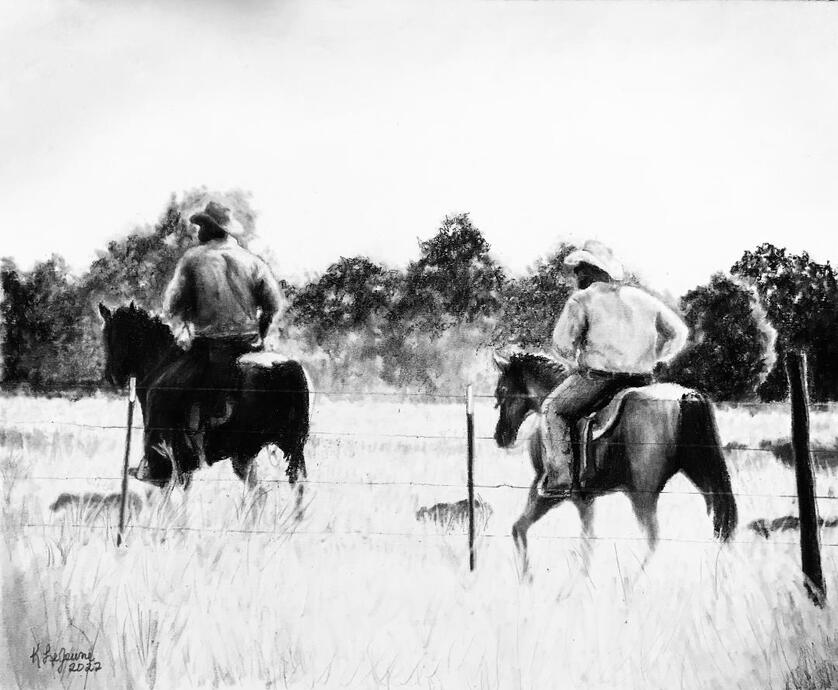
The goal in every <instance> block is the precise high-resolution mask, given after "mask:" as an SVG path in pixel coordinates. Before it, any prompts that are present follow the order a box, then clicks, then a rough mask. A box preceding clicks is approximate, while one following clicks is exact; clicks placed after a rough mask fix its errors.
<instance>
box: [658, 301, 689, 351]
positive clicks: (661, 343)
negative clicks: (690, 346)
mask: <svg viewBox="0 0 838 690" xmlns="http://www.w3.org/2000/svg"><path fill="white" fill-rule="evenodd" d="M655 326H656V328H657V331H658V360H659V361H661V362H667V361H669V360H670V359H672V358H673V357H675V355H677V354H678V353H679V352H680V351H681V350H683V349H684V345H686V343H687V336H688V335H689V329H688V328H687V325H686V324H685V323H684V322H683V321H682V320H681V318H680V317H679V316H678V315H677V314H676V313H675V312H674V311H672V310H671V309H670V308H669V307H667V306H666V305H665V304H661V306H660V309H659V310H658V316H657V319H656V321H655Z"/></svg>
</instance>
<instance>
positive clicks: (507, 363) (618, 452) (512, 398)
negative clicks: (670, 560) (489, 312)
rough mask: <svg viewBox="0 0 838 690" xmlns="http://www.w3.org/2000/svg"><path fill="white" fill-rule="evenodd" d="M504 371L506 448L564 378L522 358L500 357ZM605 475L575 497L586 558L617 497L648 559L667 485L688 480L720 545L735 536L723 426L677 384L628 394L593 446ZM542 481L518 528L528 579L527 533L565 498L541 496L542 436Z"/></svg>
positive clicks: (533, 449)
mask: <svg viewBox="0 0 838 690" xmlns="http://www.w3.org/2000/svg"><path fill="white" fill-rule="evenodd" d="M495 364H496V365H497V366H498V368H499V369H500V379H499V380H498V385H497V389H496V391H495V398H496V400H497V405H498V407H499V408H500V416H499V418H498V423H497V428H496V429H495V441H496V442H497V444H498V445H499V446H500V447H501V448H509V447H511V446H513V445H514V444H515V441H516V438H517V435H518V430H519V429H520V427H521V423H522V422H523V421H524V419H525V418H526V417H527V416H528V415H530V414H533V413H534V414H540V413H541V403H542V402H543V401H544V399H545V398H546V397H547V395H548V394H549V393H550V392H551V391H553V390H554V389H555V388H556V386H558V385H559V384H560V383H561V382H562V379H563V378H564V374H563V373H561V372H560V371H559V369H558V368H557V367H556V365H555V364H554V363H553V362H551V361H550V360H549V359H547V358H546V357H543V356H540V355H533V354H515V355H512V357H510V358H509V359H505V358H502V357H499V356H496V357H495ZM590 448H591V451H592V453H593V456H594V460H595V466H596V467H597V468H599V469H598V472H597V474H596V475H595V484H596V489H594V490H588V491H587V492H586V493H584V494H581V495H580V494H574V495H573V497H572V498H571V500H572V501H573V503H574V505H575V506H576V508H577V510H578V511H579V517H580V519H581V521H582V536H583V543H584V547H585V551H584V555H585V558H587V552H588V549H589V539H590V537H591V536H592V535H593V531H592V522H593V499H594V498H595V497H597V496H600V495H602V494H606V493H611V492H614V491H622V492H625V493H626V494H627V495H628V497H629V499H630V501H631V504H632V507H633V508H634V513H635V515H636V516H637V519H638V521H639V522H640V524H641V525H642V526H643V528H644V529H645V531H646V534H647V535H648V540H649V554H648V555H647V559H648V557H649V556H650V555H651V554H652V552H653V551H654V548H655V545H656V543H657V538H658V519H657V504H658V498H659V496H660V493H661V491H662V490H663V487H664V485H665V484H666V483H667V481H669V479H670V478H671V477H672V476H673V475H675V474H676V473H678V472H683V473H684V474H685V475H686V476H687V477H688V478H689V479H690V481H692V482H693V484H695V485H696V487H698V489H699V490H700V491H701V493H702V494H703V495H704V500H705V502H706V503H707V512H708V514H712V516H713V529H714V531H715V535H716V537H718V538H719V539H721V540H722V541H727V540H728V539H730V537H731V535H732V534H733V531H734V529H735V528H736V521H737V512H736V502H735V501H734V498H733V493H732V490H731V486H730V475H729V474H728V470H727V466H726V464H725V459H724V455H723V454H722V450H721V442H720V440H719V433H718V429H717V426H716V418H715V414H714V412H713V407H712V404H711V403H710V401H709V400H708V399H707V398H706V397H705V396H704V395H701V394H700V393H697V392H696V391H692V390H689V389H687V388H682V387H681V386H676V385H674V384H652V385H650V386H645V387H643V388H639V389H634V390H632V391H631V392H629V393H627V394H626V396H625V398H624V400H623V405H622V413H621V415H620V417H619V418H618V419H617V421H616V423H615V424H614V425H613V426H612V427H611V428H610V429H609V430H606V431H605V433H604V434H603V435H602V436H601V437H599V438H598V439H597V440H595V441H594V442H593V444H592V445H591V446H590ZM529 450H530V458H531V460H532V465H533V468H534V469H535V479H534V481H533V483H532V487H531V488H530V492H529V498H528V500H527V505H526V507H525V508H524V512H523V514H522V515H521V517H520V518H518V520H517V521H516V522H515V524H514V525H513V527H512V536H513V539H514V540H515V546H516V549H517V551H518V554H519V556H520V559H521V567H522V569H523V571H524V572H525V573H526V571H527V567H528V562H527V530H528V529H529V528H530V526H531V525H532V524H533V523H534V522H536V521H537V520H538V519H540V518H541V517H542V516H543V515H544V514H545V513H547V511H549V510H550V509H551V508H553V507H554V506H556V505H558V504H559V503H560V502H561V501H562V500H563V499H562V498H544V497H541V496H539V494H538V490H537V486H538V481H539V480H540V478H541V476H542V474H543V472H544V466H543V463H542V455H541V454H542V445H541V432H540V430H539V431H537V432H536V433H534V434H533V436H532V437H531V439H530V446H529Z"/></svg>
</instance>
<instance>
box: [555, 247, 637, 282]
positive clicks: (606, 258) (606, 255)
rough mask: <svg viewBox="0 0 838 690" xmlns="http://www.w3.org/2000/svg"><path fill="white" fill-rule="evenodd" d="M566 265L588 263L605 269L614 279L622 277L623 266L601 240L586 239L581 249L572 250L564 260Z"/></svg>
mask: <svg viewBox="0 0 838 690" xmlns="http://www.w3.org/2000/svg"><path fill="white" fill-rule="evenodd" d="M564 263H565V265H566V266H578V265H579V264H588V265H590V266H594V267H596V268H598V269H600V270H602V271H605V272H606V273H607V274H608V275H610V276H611V278H612V279H614V280H622V279H623V266H622V264H621V263H620V262H619V261H617V259H616V258H614V253H613V252H612V251H611V250H610V249H609V248H608V247H606V246H605V245H604V244H602V243H601V242H597V241H596V240H588V241H587V242H585V244H584V245H583V246H582V249H577V250H575V251H572V252H571V253H570V254H568V255H567V258H566V259H565V260H564Z"/></svg>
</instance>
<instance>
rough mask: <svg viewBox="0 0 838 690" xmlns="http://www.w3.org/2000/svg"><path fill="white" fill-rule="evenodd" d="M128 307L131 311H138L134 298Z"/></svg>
mask: <svg viewBox="0 0 838 690" xmlns="http://www.w3.org/2000/svg"><path fill="white" fill-rule="evenodd" d="M128 308H129V309H130V310H131V311H137V308H136V307H135V306H134V300H131V304H130V305H128Z"/></svg>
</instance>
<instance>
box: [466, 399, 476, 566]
mask: <svg viewBox="0 0 838 690" xmlns="http://www.w3.org/2000/svg"><path fill="white" fill-rule="evenodd" d="M466 435H467V439H468V440H467V447H468V568H469V570H474V395H473V392H472V387H471V385H469V386H468V388H466Z"/></svg>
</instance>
